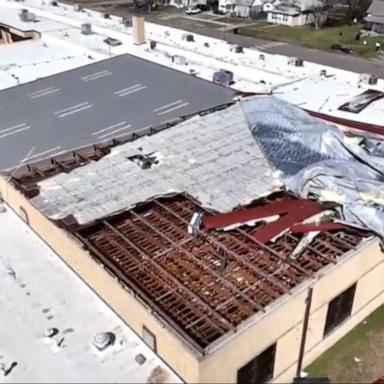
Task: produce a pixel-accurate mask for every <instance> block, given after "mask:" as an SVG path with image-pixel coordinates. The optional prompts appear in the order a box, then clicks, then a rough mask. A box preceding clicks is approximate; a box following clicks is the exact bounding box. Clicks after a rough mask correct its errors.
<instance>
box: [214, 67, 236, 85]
mask: <svg viewBox="0 0 384 384" xmlns="http://www.w3.org/2000/svg"><path fill="white" fill-rule="evenodd" d="M212 80H213V82H214V83H217V84H221V85H225V86H228V85H231V84H232V83H233V72H231V71H227V70H225V69H220V70H219V71H217V72H215V73H214V74H213V79H212Z"/></svg>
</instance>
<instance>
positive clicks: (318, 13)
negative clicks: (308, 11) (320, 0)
mask: <svg viewBox="0 0 384 384" xmlns="http://www.w3.org/2000/svg"><path fill="white" fill-rule="evenodd" d="M312 12H313V25H314V26H315V29H320V28H321V27H322V26H323V25H324V24H325V22H326V21H327V19H328V9H327V8H326V7H325V5H324V4H323V5H317V6H315V7H314V8H312Z"/></svg>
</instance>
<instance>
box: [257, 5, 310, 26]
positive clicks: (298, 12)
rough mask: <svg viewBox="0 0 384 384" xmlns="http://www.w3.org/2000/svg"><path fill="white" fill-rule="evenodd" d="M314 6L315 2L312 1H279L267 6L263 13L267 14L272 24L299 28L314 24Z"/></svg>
mask: <svg viewBox="0 0 384 384" xmlns="http://www.w3.org/2000/svg"><path fill="white" fill-rule="evenodd" d="M314 6H315V2H312V1H310V2H308V1H288V2H286V1H284V2H280V1H277V2H275V3H267V4H265V6H264V9H263V11H264V12H266V13H267V21H268V22H269V23H271V24H282V25H289V26H291V27H297V26H302V25H308V24H312V23H313V22H314V16H313V11H312V9H313V7H314Z"/></svg>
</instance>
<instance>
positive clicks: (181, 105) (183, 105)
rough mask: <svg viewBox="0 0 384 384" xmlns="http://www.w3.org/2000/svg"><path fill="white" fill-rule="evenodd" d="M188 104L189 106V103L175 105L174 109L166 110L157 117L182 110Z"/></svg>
mask: <svg viewBox="0 0 384 384" xmlns="http://www.w3.org/2000/svg"><path fill="white" fill-rule="evenodd" d="M188 104H189V103H184V104H180V105H177V106H176V107H173V108H170V109H167V110H166V111H162V112H159V113H158V115H159V116H160V115H165V114H166V113H169V112H172V111H175V110H176V109H179V108H183V107H185V106H186V105H188Z"/></svg>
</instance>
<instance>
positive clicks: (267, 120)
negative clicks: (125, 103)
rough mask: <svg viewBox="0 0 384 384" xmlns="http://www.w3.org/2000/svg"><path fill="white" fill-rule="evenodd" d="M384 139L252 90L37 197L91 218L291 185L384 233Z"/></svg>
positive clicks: (224, 203)
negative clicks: (158, 202)
mask: <svg viewBox="0 0 384 384" xmlns="http://www.w3.org/2000/svg"><path fill="white" fill-rule="evenodd" d="M252 136H253V137H252ZM383 147H384V143H383V142H382V141H379V140H372V139H366V138H365V139H362V138H359V137H351V136H346V135H345V134H343V133H342V132H341V131H340V130H338V129H337V128H336V127H333V126H330V125H328V124H326V123H324V122H322V121H321V120H318V119H316V118H313V117H311V116H309V115H308V114H307V113H306V112H304V111H302V110H300V109H298V108H297V107H293V106H291V105H289V104H288V103H286V102H284V101H281V100H278V99H274V98H272V97H254V98H250V99H247V100H245V101H242V102H240V103H237V104H235V105H233V106H231V107H229V108H227V109H224V110H221V111H218V112H214V113H211V114H209V115H205V116H203V117H194V118H191V119H190V120H187V121H185V122H183V123H181V124H179V125H177V126H175V127H173V128H171V129H168V130H166V131H163V132H161V133H159V134H156V135H153V136H151V137H143V138H141V139H138V140H136V141H135V142H132V143H128V144H124V145H121V146H119V147H116V148H114V149H113V150H112V152H111V153H110V154H109V155H108V156H106V157H105V158H103V159H101V160H99V161H98V162H96V163H91V164H88V165H86V166H84V167H81V168H78V169H76V170H75V171H73V172H71V173H69V174H59V175H57V176H55V177H53V178H51V179H47V180H45V181H42V182H40V183H39V186H40V195H39V196H37V197H35V198H34V199H33V200H32V201H33V204H35V206H37V208H39V209H40V210H42V211H43V212H44V213H45V214H46V215H47V216H49V217H50V218H52V219H63V218H65V217H67V216H73V217H74V218H75V219H76V221H77V222H78V223H79V224H86V223H89V222H92V221H95V220H97V219H99V218H101V217H106V216H109V215H111V214H114V213H117V212H120V211H124V210H127V209H130V208H132V207H133V206H135V205H137V204H139V203H142V202H145V201H147V200H150V199H153V198H155V197H157V196H162V195H169V194H175V193H178V192H185V193H187V194H188V195H190V196H192V197H193V198H195V199H196V200H198V201H199V202H200V203H201V205H202V206H203V207H205V208H208V209H212V210H216V211H219V212H228V211H231V210H233V209H234V208H235V207H237V206H239V205H244V204H247V203H249V202H251V201H253V200H255V199H257V198H260V197H262V196H266V195H268V194H269V193H270V192H272V191H275V190H277V189H279V188H281V187H282V185H285V186H286V188H287V189H288V190H290V191H292V192H294V193H296V194H298V195H299V196H301V197H304V198H308V197H315V198H317V199H319V200H320V201H328V202H335V203H337V204H338V205H340V208H339V213H340V216H341V218H342V220H344V221H346V222H348V223H351V224H354V225H357V226H362V227H367V228H370V229H373V230H374V231H375V232H377V233H378V234H381V235H384V209H383V206H384V188H383V186H384V184H383V182H384V156H383V153H384V151H383V150H382V148H383Z"/></svg>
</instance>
